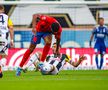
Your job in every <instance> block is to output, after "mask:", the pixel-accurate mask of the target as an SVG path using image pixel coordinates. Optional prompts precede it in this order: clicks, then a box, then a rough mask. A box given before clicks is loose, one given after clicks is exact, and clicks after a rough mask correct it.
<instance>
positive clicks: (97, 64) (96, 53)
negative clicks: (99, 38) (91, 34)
mask: <svg viewBox="0 0 108 90" xmlns="http://www.w3.org/2000/svg"><path fill="white" fill-rule="evenodd" d="M94 51H95V55H96V57H95V61H96V67H97V69H99V61H98V55H99V51H100V46H99V44H97V43H96V44H95V46H94Z"/></svg>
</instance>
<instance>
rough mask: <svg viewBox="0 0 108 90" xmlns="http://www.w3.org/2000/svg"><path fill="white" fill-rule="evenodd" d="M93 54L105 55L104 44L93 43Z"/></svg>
mask: <svg viewBox="0 0 108 90" xmlns="http://www.w3.org/2000/svg"><path fill="white" fill-rule="evenodd" d="M94 49H95V53H100V54H105V53H106V46H105V43H102V42H101V43H95V46H94Z"/></svg>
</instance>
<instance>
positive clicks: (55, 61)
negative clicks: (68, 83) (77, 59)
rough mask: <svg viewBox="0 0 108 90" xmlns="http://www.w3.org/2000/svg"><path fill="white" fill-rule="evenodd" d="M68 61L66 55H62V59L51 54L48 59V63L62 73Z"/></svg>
mask: <svg viewBox="0 0 108 90" xmlns="http://www.w3.org/2000/svg"><path fill="white" fill-rule="evenodd" d="M66 59H69V58H68V56H67V55H66V54H60V57H56V56H55V55H54V54H51V55H49V56H48V57H47V58H46V62H47V63H49V64H52V65H54V66H55V67H56V68H57V69H58V71H60V70H61V69H62V68H63V66H64V64H65V63H66Z"/></svg>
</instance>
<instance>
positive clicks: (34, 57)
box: [23, 52, 41, 72]
mask: <svg viewBox="0 0 108 90" xmlns="http://www.w3.org/2000/svg"><path fill="white" fill-rule="evenodd" d="M40 57H41V52H36V53H35V54H33V55H32V56H31V57H30V60H29V61H28V62H27V64H26V65H25V66H24V67H23V71H24V72H26V71H27V69H28V67H29V66H30V65H32V64H33V65H34V66H35V68H36V69H37V64H38V63H39V60H40Z"/></svg>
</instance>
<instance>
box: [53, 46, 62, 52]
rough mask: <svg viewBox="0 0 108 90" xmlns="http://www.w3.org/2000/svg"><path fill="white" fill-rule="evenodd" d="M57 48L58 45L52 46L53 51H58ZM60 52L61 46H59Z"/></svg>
mask: <svg viewBox="0 0 108 90" xmlns="http://www.w3.org/2000/svg"><path fill="white" fill-rule="evenodd" d="M56 48H57V45H56V44H54V45H53V46H52V51H53V53H56ZM59 52H60V47H59Z"/></svg>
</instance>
